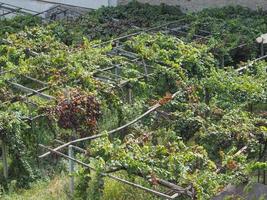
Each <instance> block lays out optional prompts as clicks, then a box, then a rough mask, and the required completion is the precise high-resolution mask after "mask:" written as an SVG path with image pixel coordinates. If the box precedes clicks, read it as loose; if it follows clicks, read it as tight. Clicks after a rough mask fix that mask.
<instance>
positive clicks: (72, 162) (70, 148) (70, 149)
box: [68, 145, 74, 196]
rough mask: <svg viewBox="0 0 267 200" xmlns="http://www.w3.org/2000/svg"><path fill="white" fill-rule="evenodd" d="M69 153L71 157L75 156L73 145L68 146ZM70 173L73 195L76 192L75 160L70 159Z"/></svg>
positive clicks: (71, 192)
mask: <svg viewBox="0 0 267 200" xmlns="http://www.w3.org/2000/svg"><path fill="white" fill-rule="evenodd" d="M68 154H69V157H71V158H74V153H73V147H72V145H70V146H69V148H68ZM69 173H70V194H71V196H73V194H74V176H73V173H74V161H73V160H71V159H69Z"/></svg>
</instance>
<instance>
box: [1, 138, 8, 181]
mask: <svg viewBox="0 0 267 200" xmlns="http://www.w3.org/2000/svg"><path fill="white" fill-rule="evenodd" d="M2 160H3V170H4V178H5V179H7V178H8V164H7V146H6V144H5V142H4V141H3V140H2Z"/></svg>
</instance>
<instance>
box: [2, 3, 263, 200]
mask: <svg viewBox="0 0 267 200" xmlns="http://www.w3.org/2000/svg"><path fill="white" fill-rule="evenodd" d="M264 33H267V13H266V12H264V11H260V10H259V11H251V10H248V9H246V8H242V7H225V8H213V9H205V10H203V11H201V12H198V13H192V14H183V13H182V12H181V11H180V9H179V7H172V6H167V5H161V6H151V5H147V4H139V3H136V2H133V3H130V4H128V5H126V6H118V7H114V8H105V7H103V8H100V9H98V10H94V11H90V12H88V13H87V14H85V15H81V16H80V17H79V18H76V19H72V20H49V22H48V21H44V20H43V19H41V18H40V17H38V16H32V15H18V16H16V17H14V18H11V19H6V18H2V19H1V18H0V141H2V144H1V146H2V148H1V150H0V156H1V157H0V158H1V159H2V160H3V162H1V164H0V172H1V173H0V198H1V196H2V195H3V197H4V196H5V195H6V194H8V193H9V192H10V188H11V185H12V187H15V188H18V189H20V188H24V189H29V188H30V187H31V185H32V184H34V183H35V182H38V181H40V180H44V179H46V180H47V179H48V180H50V179H52V178H53V177H54V176H56V175H60V174H61V173H62V171H63V172H65V174H68V172H67V170H68V167H69V166H68V162H70V163H71V164H70V166H72V168H75V170H73V169H72V171H73V173H72V174H69V177H71V178H73V179H72V180H75V184H74V185H72V187H73V188H72V189H71V190H72V191H71V194H69V195H70V196H71V198H72V199H91V200H98V199H99V200H100V199H101V200H102V199H114V200H115V199H129V200H130V199H151V200H156V199H181V200H183V199H197V200H208V199H212V198H213V197H214V196H216V195H217V194H218V193H219V192H221V191H222V190H223V189H224V188H225V187H226V186H227V185H228V184H233V185H238V184H249V183H253V182H260V183H263V184H267V162H266V158H267V75H266V73H267V55H265V54H266V49H265V46H264V45H263V44H257V43H256V42H255V40H256V38H257V37H259V36H261V35H262V34H264ZM68 151H69V152H68ZM64 158H65V159H64ZM66 161H67V162H66ZM2 163H3V164H2ZM74 163H75V166H74ZM2 172H4V173H2ZM69 177H67V178H69ZM119 184H123V185H126V186H127V187H126V189H125V188H122V186H121V185H119ZM14 185H15V186H14ZM109 186H112V188H111V187H110V188H109ZM112 191H117V193H118V194H117V196H116V195H115V194H113V196H112ZM57 199H59V198H57Z"/></svg>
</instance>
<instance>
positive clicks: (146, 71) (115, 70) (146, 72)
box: [0, 4, 211, 199]
mask: <svg viewBox="0 0 267 200" xmlns="http://www.w3.org/2000/svg"><path fill="white" fill-rule="evenodd" d="M0 6H1V7H4V6H5V5H1V4H0ZM1 7H0V9H1ZM53 9H55V8H53ZM9 12H10V13H8V12H6V13H3V16H6V15H9V14H11V13H18V12H19V13H27V14H29V12H24V11H23V10H22V9H19V8H16V9H14V8H13V9H10V11H9ZM64 12H66V10H59V11H58V13H57V14H61V13H64ZM43 13H44V12H43ZM43 13H35V14H33V16H36V15H42V14H43ZM52 19H56V17H52ZM189 26H190V24H189V23H187V22H185V21H184V20H178V21H175V22H171V23H166V24H164V25H161V26H157V27H153V28H148V29H145V30H142V31H139V32H135V33H132V34H129V35H126V36H122V37H119V38H116V39H113V40H111V41H107V42H104V43H102V44H100V45H98V46H95V47H100V46H101V45H105V44H108V43H110V42H111V43H112V44H113V49H112V51H111V52H109V53H108V54H109V56H113V55H115V56H122V57H125V59H127V61H128V62H130V63H135V64H137V65H138V66H140V76H139V77H138V79H143V78H147V77H149V76H151V75H153V67H152V66H148V65H147V64H146V61H144V60H142V59H141V58H139V56H138V55H137V54H135V53H134V52H131V51H129V50H126V49H125V48H124V47H125V46H124V44H123V43H124V41H125V40H127V39H130V38H131V37H133V36H136V35H138V34H140V33H143V32H150V33H155V32H158V31H160V32H163V33H166V34H171V35H175V36H177V37H182V36H186V35H187V34H188V28H189ZM210 36H211V33H210V32H209V31H206V30H200V31H199V32H198V33H196V34H194V35H193V39H194V40H200V41H206V40H207V39H208V38H209V37H210ZM123 70H124V67H123V65H120V64H114V65H112V66H107V67H106V68H103V69H98V70H96V71H95V72H93V75H94V77H95V78H96V79H97V80H100V81H102V82H104V83H108V84H109V83H112V84H115V85H116V86H118V87H124V86H128V83H129V78H126V77H123V76H121V72H122V71H123ZM150 72H151V73H150ZM6 73H14V72H13V71H12V70H9V71H3V72H0V75H4V74H6ZM20 76H21V75H20ZM23 76H24V75H23ZM24 78H26V79H28V80H31V81H34V82H36V83H38V84H41V85H42V86H43V87H41V88H37V89H36V88H29V87H27V86H25V85H23V84H20V83H18V82H14V80H8V81H7V83H8V84H9V85H10V86H12V87H13V88H16V89H18V90H19V91H21V92H23V93H25V97H26V98H28V97H31V96H39V97H41V98H44V99H46V100H54V99H55V98H54V97H52V96H50V95H47V94H45V93H44V92H45V91H47V90H48V89H49V86H48V84H47V83H45V82H42V81H39V80H37V79H34V78H32V77H27V76H26V77H25V76H24ZM128 96H129V102H132V94H131V90H130V89H129V95H128ZM174 97H175V95H173V98H174ZM159 107H160V105H159V104H157V105H155V106H153V107H152V108H150V109H149V110H148V111H147V112H146V113H144V114H143V115H141V116H139V117H138V118H137V119H135V120H133V121H131V122H130V123H127V124H126V125H124V126H122V127H119V128H117V129H115V130H112V131H110V132H109V133H110V134H112V133H114V132H118V131H119V130H122V129H124V128H125V127H127V126H130V125H132V124H134V123H136V122H138V121H139V120H140V119H141V118H143V117H144V116H147V115H148V114H149V113H151V112H153V111H156V109H157V108H159ZM36 117H38V116H35V117H29V118H28V119H30V120H34V119H36ZM102 136H104V135H103V134H99V135H95V136H90V137H87V138H80V139H77V140H75V141H74V142H69V143H64V144H63V145H61V146H59V147H61V148H64V147H71V148H74V149H79V150H80V151H82V152H85V150H84V149H81V148H80V147H77V146H73V144H75V143H77V142H81V141H88V140H93V139H96V138H99V137H102ZM3 146H4V145H3ZM40 146H41V147H42V148H44V149H46V150H48V151H49V152H51V153H54V154H57V155H59V156H62V157H64V158H66V159H68V160H70V161H72V162H76V163H78V164H80V165H82V166H84V167H86V168H89V169H91V170H93V171H94V170H95V169H94V168H92V167H91V166H90V165H88V164H86V163H83V162H82V161H80V160H77V159H75V158H73V156H67V155H65V154H63V153H61V152H59V150H60V149H61V148H54V149H52V148H50V147H46V146H44V145H40ZM4 151H6V149H3V152H4ZM44 155H48V154H44ZM41 157H44V156H41ZM101 175H102V176H106V177H108V178H111V179H114V180H116V181H119V182H122V183H124V184H127V185H131V186H133V187H136V188H139V189H141V190H144V191H146V192H149V193H153V194H155V195H157V196H160V197H163V198H165V199H175V198H177V197H178V196H180V195H187V196H189V197H191V198H192V199H194V198H195V192H194V188H193V187H192V186H188V187H187V188H182V187H180V186H178V185H175V184H173V183H170V182H168V181H166V180H160V179H159V183H160V185H162V186H164V187H165V188H167V189H168V190H167V191H165V192H159V191H156V190H152V189H150V188H146V187H143V186H141V185H138V184H136V183H132V182H129V181H127V180H124V179H121V178H119V177H116V176H113V175H111V174H110V173H107V172H103V173H101ZM143 178H144V177H143ZM147 180H148V181H149V178H148V179H147Z"/></svg>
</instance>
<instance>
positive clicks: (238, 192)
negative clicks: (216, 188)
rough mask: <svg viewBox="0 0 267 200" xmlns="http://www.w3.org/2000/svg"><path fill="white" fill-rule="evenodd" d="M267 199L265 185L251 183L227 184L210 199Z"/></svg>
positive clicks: (266, 186) (266, 187)
mask: <svg viewBox="0 0 267 200" xmlns="http://www.w3.org/2000/svg"><path fill="white" fill-rule="evenodd" d="M227 197H228V198H229V200H237V199H241V200H267V185H263V184H260V183H253V184H250V185H239V186H235V185H228V186H227V187H226V188H224V190H223V191H222V192H220V193H219V194H218V195H217V196H215V197H214V198H213V199H212V200H225V199H227Z"/></svg>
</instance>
